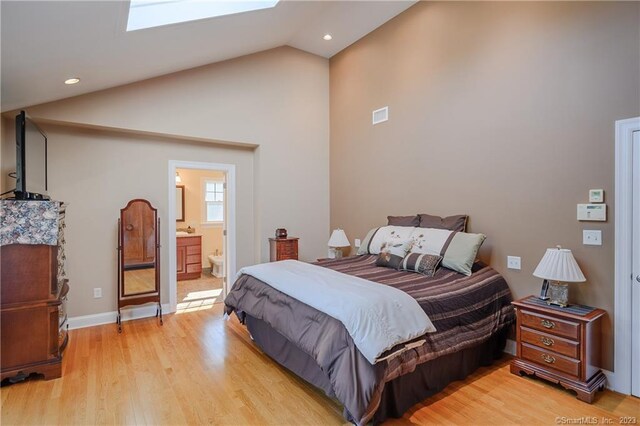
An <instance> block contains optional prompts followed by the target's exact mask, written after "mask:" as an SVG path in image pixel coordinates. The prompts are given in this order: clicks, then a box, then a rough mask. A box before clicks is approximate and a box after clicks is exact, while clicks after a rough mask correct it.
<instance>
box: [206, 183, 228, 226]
mask: <svg viewBox="0 0 640 426" xmlns="http://www.w3.org/2000/svg"><path fill="white" fill-rule="evenodd" d="M202 187H203V192H204V205H203V215H202V217H203V223H204V224H211V225H215V224H222V222H224V182H223V181H221V180H213V179H205V180H204V181H203V185H202Z"/></svg>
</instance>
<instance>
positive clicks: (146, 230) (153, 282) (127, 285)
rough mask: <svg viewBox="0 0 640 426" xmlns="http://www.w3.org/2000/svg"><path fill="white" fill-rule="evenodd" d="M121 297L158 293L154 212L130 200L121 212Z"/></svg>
mask: <svg viewBox="0 0 640 426" xmlns="http://www.w3.org/2000/svg"><path fill="white" fill-rule="evenodd" d="M120 226H121V235H122V237H121V238H122V241H121V242H122V250H121V256H122V259H121V265H122V295H123V296H131V295H137V294H144V293H153V292H156V291H157V282H158V280H157V276H156V275H157V272H156V266H157V261H156V260H157V259H156V248H157V244H156V238H157V237H156V236H157V229H156V227H157V210H156V209H154V208H153V207H151V204H150V203H149V202H148V201H145V200H133V201H131V202H129V204H128V205H127V207H126V208H124V209H122V210H121V214H120Z"/></svg>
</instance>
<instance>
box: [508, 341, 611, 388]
mask: <svg viewBox="0 0 640 426" xmlns="http://www.w3.org/2000/svg"><path fill="white" fill-rule="evenodd" d="M504 353H507V354H509V355H513V356H516V341H515V340H511V339H507V344H506V346H505V347H504ZM602 372H603V373H604V375H605V376H606V377H607V389H610V390H612V391H615V390H616V375H615V373H614V372H613V371H609V370H605V369H604V368H603V369H602Z"/></svg>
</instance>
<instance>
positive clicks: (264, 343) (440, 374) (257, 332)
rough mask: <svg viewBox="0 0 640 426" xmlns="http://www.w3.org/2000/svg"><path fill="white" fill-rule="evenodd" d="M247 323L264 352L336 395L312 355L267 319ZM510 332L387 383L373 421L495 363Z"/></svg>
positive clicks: (397, 412) (401, 410)
mask: <svg viewBox="0 0 640 426" xmlns="http://www.w3.org/2000/svg"><path fill="white" fill-rule="evenodd" d="M246 325H247V328H248V329H249V332H250V333H251V336H252V337H253V340H254V342H255V343H256V344H257V345H258V346H259V347H260V348H261V349H262V350H263V351H264V353H266V354H267V355H268V356H269V357H271V358H272V359H274V360H275V361H276V362H278V364H280V365H282V366H283V367H285V368H287V369H288V370H290V371H292V372H293V373H295V374H296V375H297V376H299V377H301V378H302V379H304V380H305V381H307V382H308V383H311V384H312V385H314V386H316V387H317V388H320V389H321V390H323V391H324V392H325V393H326V394H327V396H329V397H331V398H333V397H334V394H333V390H332V388H331V383H330V381H329V378H328V377H327V375H326V374H325V373H324V372H323V371H322V370H321V369H320V367H319V366H318V364H317V363H316V361H315V360H314V359H313V358H312V357H310V356H309V355H307V354H306V353H305V352H303V351H302V350H300V349H299V348H298V347H297V346H296V345H295V344H293V343H291V342H290V341H289V340H287V339H286V338H285V337H284V336H282V335H281V334H280V333H278V332H277V331H276V330H274V329H273V328H272V327H271V326H270V325H269V324H267V323H266V322H264V321H261V320H259V319H256V318H253V317H251V316H250V315H247V316H246ZM508 333H509V327H506V328H505V329H503V330H502V331H499V332H498V333H496V334H494V335H493V336H492V337H491V338H490V339H489V340H487V341H485V342H484V343H481V344H479V345H477V346H473V347H470V348H467V349H463V350H461V351H458V352H454V353H452V354H448V355H443V356H441V357H439V358H436V359H433V360H431V361H427V362H425V363H423V364H420V365H418V366H417V367H416V369H415V370H414V371H413V372H411V373H408V374H405V375H403V376H400V377H397V378H395V379H393V380H391V381H390V382H388V383H386V384H385V387H384V390H383V392H382V401H381V402H380V406H379V407H378V410H377V411H376V413H375V415H374V417H373V423H374V424H379V423H382V422H383V421H384V420H386V419H388V418H390V417H394V418H399V417H402V415H403V414H404V413H405V412H406V411H407V410H408V409H409V408H411V407H412V406H414V405H415V404H417V403H418V402H420V401H423V400H424V399H426V398H428V397H430V396H432V395H434V394H436V393H438V392H440V391H441V390H442V389H444V388H445V387H446V386H447V385H448V384H449V383H451V382H454V381H456V380H463V379H464V378H466V377H467V376H468V375H469V374H471V373H473V372H474V371H475V370H476V369H477V368H479V367H482V366H488V365H491V364H493V362H494V361H495V360H497V359H499V358H500V357H502V355H503V351H504V347H505V344H506V341H507V336H508ZM345 415H346V416H348V413H346V412H345ZM349 420H351V421H353V419H349Z"/></svg>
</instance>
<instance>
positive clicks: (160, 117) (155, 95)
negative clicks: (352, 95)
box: [2, 47, 329, 316]
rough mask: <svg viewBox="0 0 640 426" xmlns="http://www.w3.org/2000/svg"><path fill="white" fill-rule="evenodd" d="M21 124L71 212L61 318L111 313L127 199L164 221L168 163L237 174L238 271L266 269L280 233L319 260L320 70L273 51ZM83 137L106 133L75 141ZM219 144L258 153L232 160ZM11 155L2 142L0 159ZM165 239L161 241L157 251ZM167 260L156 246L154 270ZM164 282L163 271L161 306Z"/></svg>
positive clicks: (308, 60)
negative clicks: (29, 126)
mask: <svg viewBox="0 0 640 426" xmlns="http://www.w3.org/2000/svg"><path fill="white" fill-rule="evenodd" d="M27 112H28V113H29V115H30V116H31V117H33V118H34V119H35V120H36V121H38V122H39V123H40V124H41V126H42V127H43V128H44V130H45V131H46V132H48V135H49V144H50V145H49V150H50V157H49V178H50V194H51V195H52V197H54V198H56V199H60V200H64V201H67V202H69V209H68V215H67V217H68V226H67V231H68V238H67V244H68V262H69V278H70V280H71V283H72V286H73V289H72V291H71V294H70V306H69V315H70V316H78V315H85V314H96V313H100V312H107V311H113V310H115V308H116V303H115V302H116V297H115V294H116V293H115V283H116V279H115V265H116V261H115V259H116V258H115V246H116V228H115V221H116V219H117V218H118V214H119V209H120V208H122V207H123V206H124V205H125V204H126V202H127V201H128V200H129V199H131V198H135V197H143V198H147V199H149V200H150V201H151V202H152V203H153V204H154V205H155V206H157V207H158V208H159V212H160V216H161V218H167V208H168V207H167V202H168V188H167V173H168V161H169V160H183V161H208V162H218V163H233V164H236V166H237V171H236V179H237V182H238V188H237V190H236V192H237V198H238V201H237V205H236V217H237V247H236V256H237V267H238V268H239V267H242V266H246V265H249V264H253V263H255V262H259V261H267V260H268V258H269V253H268V240H267V238H268V237H270V236H271V235H273V232H274V230H275V229H276V228H279V227H285V228H287V229H288V230H289V232H290V233H291V235H295V236H298V237H300V238H301V239H300V257H301V259H302V260H310V259H315V258H316V257H319V256H322V255H323V254H324V253H325V249H326V241H327V239H328V235H329V64H328V61H327V60H326V59H323V58H320V57H318V56H315V55H311V54H308V53H304V52H302V51H300V50H297V49H293V48H288V47H284V48H278V49H273V50H270V51H266V52H262V53H258V54H254V55H250V56H245V57H242V58H238V59H234V60H230V61H226V62H222V63H217V64H213V65H209V66H205V67H200V68H196V69H192V70H188V71H183V72H179V73H175V74H171V75H168V76H164V77H159V78H155V79H152V80H146V81H142V82H139V83H134V84H131V85H127V86H121V87H117V88H114V89H109V90H105V91H101V92H96V93H92V94H88V95H83V96H79V97H75V98H70V99H66V100H61V101H57V102H53V103H49V104H44V105H40V106H35V107H30V108H27ZM14 115H15V114H14V113H13V112H10V113H7V114H6V117H12V116H14ZM5 122H6V121H5ZM53 124H55V126H54V125H53ZM85 127H87V128H94V129H103V130H101V131H96V130H81V128H85ZM104 129H109V130H113V132H111V131H104ZM143 134H146V135H147V136H144V137H142V136H140V135H143ZM149 135H152V136H149ZM172 135H177V136H176V137H172ZM3 139H6V138H3ZM190 140H202V141H208V142H210V143H200V144H198V143H194V142H190ZM221 141H222V142H221ZM227 142H231V143H235V144H244V145H245V146H250V147H252V148H255V149H254V150H253V151H250V150H238V149H234V148H233V147H231V146H230V145H225V144H226V143H227ZM10 146H11V144H10V143H7V142H6V141H3V154H2V155H3V159H4V158H5V152H6V150H7V149H9V148H10ZM9 155H10V156H11V155H13V156H15V154H11V153H10V154H9ZM292 176H295V177H296V178H295V179H291V177H292ZM247 197H249V198H247ZM163 232H166V230H165V228H164V227H163ZM167 237H168V236H167V235H165V234H163V235H162V238H163V241H167ZM168 258H169V255H168V245H166V244H165V245H164V246H163V251H162V259H165V260H167V259H168ZM167 274H168V265H167V263H166V262H163V270H162V287H163V291H162V297H163V300H164V301H168V278H167V276H168V275H167ZM99 286H101V287H104V291H103V294H104V298H103V299H93V296H92V294H93V291H92V289H93V288H94V287H99Z"/></svg>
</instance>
